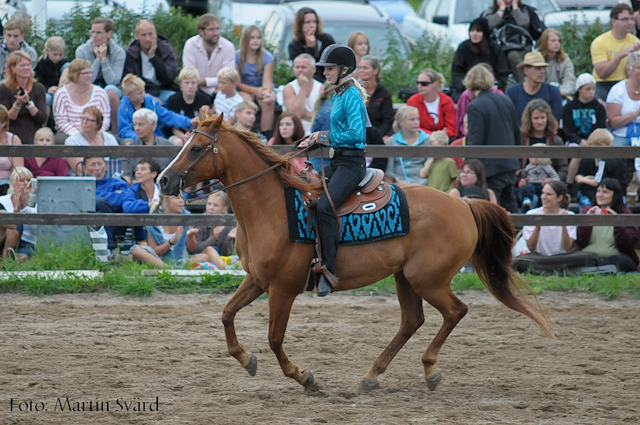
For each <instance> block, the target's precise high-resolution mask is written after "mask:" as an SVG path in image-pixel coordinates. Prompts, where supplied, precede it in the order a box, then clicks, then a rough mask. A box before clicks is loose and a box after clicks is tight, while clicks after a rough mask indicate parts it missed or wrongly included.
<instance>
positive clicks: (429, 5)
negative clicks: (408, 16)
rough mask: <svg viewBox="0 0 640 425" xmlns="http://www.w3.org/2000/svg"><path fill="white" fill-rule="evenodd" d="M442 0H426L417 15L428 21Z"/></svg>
mask: <svg viewBox="0 0 640 425" xmlns="http://www.w3.org/2000/svg"><path fill="white" fill-rule="evenodd" d="M440 1H443V0H427V1H425V2H424V3H423V4H422V8H421V11H422V13H420V14H419V15H420V16H422V17H424V18H425V19H426V20H428V21H430V20H431V19H432V18H433V15H434V14H435V12H436V9H437V8H438V4H439V3H440Z"/></svg>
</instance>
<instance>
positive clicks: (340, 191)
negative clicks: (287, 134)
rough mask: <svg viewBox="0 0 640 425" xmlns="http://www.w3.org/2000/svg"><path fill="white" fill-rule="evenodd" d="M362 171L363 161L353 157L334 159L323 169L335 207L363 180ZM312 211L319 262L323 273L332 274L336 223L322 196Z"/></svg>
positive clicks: (336, 231) (324, 197)
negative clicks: (325, 270)
mask: <svg viewBox="0 0 640 425" xmlns="http://www.w3.org/2000/svg"><path fill="white" fill-rule="evenodd" d="M365 171H366V167H365V159H364V158H361V157H357V156H347V157H345V156H341V157H337V158H335V157H334V158H333V159H332V160H331V163H330V164H329V165H327V166H326V167H325V168H324V173H325V176H326V177H327V178H328V179H329V183H328V185H327V189H328V190H329V194H330V196H331V200H332V201H333V205H334V206H335V207H336V208H338V207H339V206H340V205H341V204H342V203H343V202H344V201H345V200H346V199H347V197H348V196H349V195H350V194H351V193H352V192H353V191H354V190H355V189H356V188H357V187H358V183H360V181H361V180H362V179H363V178H364V174H365ZM316 211H317V214H318V235H319V236H320V244H321V245H322V261H323V262H324V265H325V266H326V267H327V270H329V271H330V272H331V273H333V274H335V273H336V266H335V259H336V253H337V252H338V244H339V242H340V236H339V235H338V222H337V221H336V216H335V215H334V213H333V209H332V208H331V204H330V203H329V199H328V197H327V194H326V193H323V194H322V196H321V197H320V199H319V200H318V207H317V209H316Z"/></svg>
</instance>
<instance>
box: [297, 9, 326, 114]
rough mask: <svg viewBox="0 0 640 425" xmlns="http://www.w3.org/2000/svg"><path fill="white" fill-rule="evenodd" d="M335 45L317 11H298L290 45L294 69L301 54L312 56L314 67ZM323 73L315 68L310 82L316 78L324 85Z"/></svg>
mask: <svg viewBox="0 0 640 425" xmlns="http://www.w3.org/2000/svg"><path fill="white" fill-rule="evenodd" d="M334 43H335V41H334V40H333V37H331V35H329V34H326V33H325V32H323V25H322V19H320V17H319V16H318V14H317V13H316V11H315V10H313V9H311V8H309V7H302V8H300V9H298V12H296V17H295V18H294V21H293V40H291V43H289V59H293V60H294V67H295V59H296V58H297V57H298V56H300V55H301V54H308V55H310V56H311V57H312V58H313V63H312V64H311V67H314V66H315V64H316V62H318V61H319V60H320V55H322V52H323V51H324V49H326V48H327V47H328V46H330V45H332V44H334ZM323 72H324V70H323V69H322V68H318V69H315V68H314V74H313V76H311V77H308V78H309V80H311V78H314V79H316V80H318V81H320V83H324V80H325V77H324V74H323ZM298 116H299V115H298ZM300 119H302V117H301V118H300Z"/></svg>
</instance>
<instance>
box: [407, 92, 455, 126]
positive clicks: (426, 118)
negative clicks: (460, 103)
mask: <svg viewBox="0 0 640 425" xmlns="http://www.w3.org/2000/svg"><path fill="white" fill-rule="evenodd" d="M407 106H415V107H416V108H418V112H419V113H420V128H421V129H423V130H424V131H425V132H426V133H429V134H431V133H433V132H434V131H437V130H445V129H446V130H447V136H449V137H458V129H457V128H456V107H455V105H454V103H453V100H452V99H451V98H450V97H449V96H447V95H446V94H444V93H442V92H440V108H439V110H438V125H436V126H434V125H433V118H431V115H429V111H427V105H425V103H424V97H422V95H421V94H420V93H416V94H414V95H413V96H411V97H410V98H409V100H408V101H407Z"/></svg>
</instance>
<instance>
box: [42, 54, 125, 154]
mask: <svg viewBox="0 0 640 425" xmlns="http://www.w3.org/2000/svg"><path fill="white" fill-rule="evenodd" d="M67 71H68V77H67V78H69V84H66V85H64V86H63V87H60V88H59V89H58V90H57V91H56V93H55V95H54V96H53V116H54V118H55V121H56V130H57V131H58V133H57V134H56V143H59V144H61V143H64V141H65V140H66V138H67V137H68V136H71V135H73V134H75V133H77V132H79V131H80V129H81V128H82V117H83V116H84V110H85V109H86V108H89V107H95V108H97V109H98V110H99V111H100V114H101V115H102V117H103V121H101V122H102V126H101V127H100V128H101V129H102V130H103V131H106V130H107V129H108V128H109V122H110V118H111V114H112V113H114V112H115V111H112V110H111V106H110V102H109V96H108V95H107V92H106V91H104V89H103V88H102V87H100V86H97V85H95V84H92V83H91V79H92V77H91V75H92V73H93V71H92V70H91V63H90V62H89V61H87V60H84V59H75V60H73V61H72V62H71V65H69V68H67Z"/></svg>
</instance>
